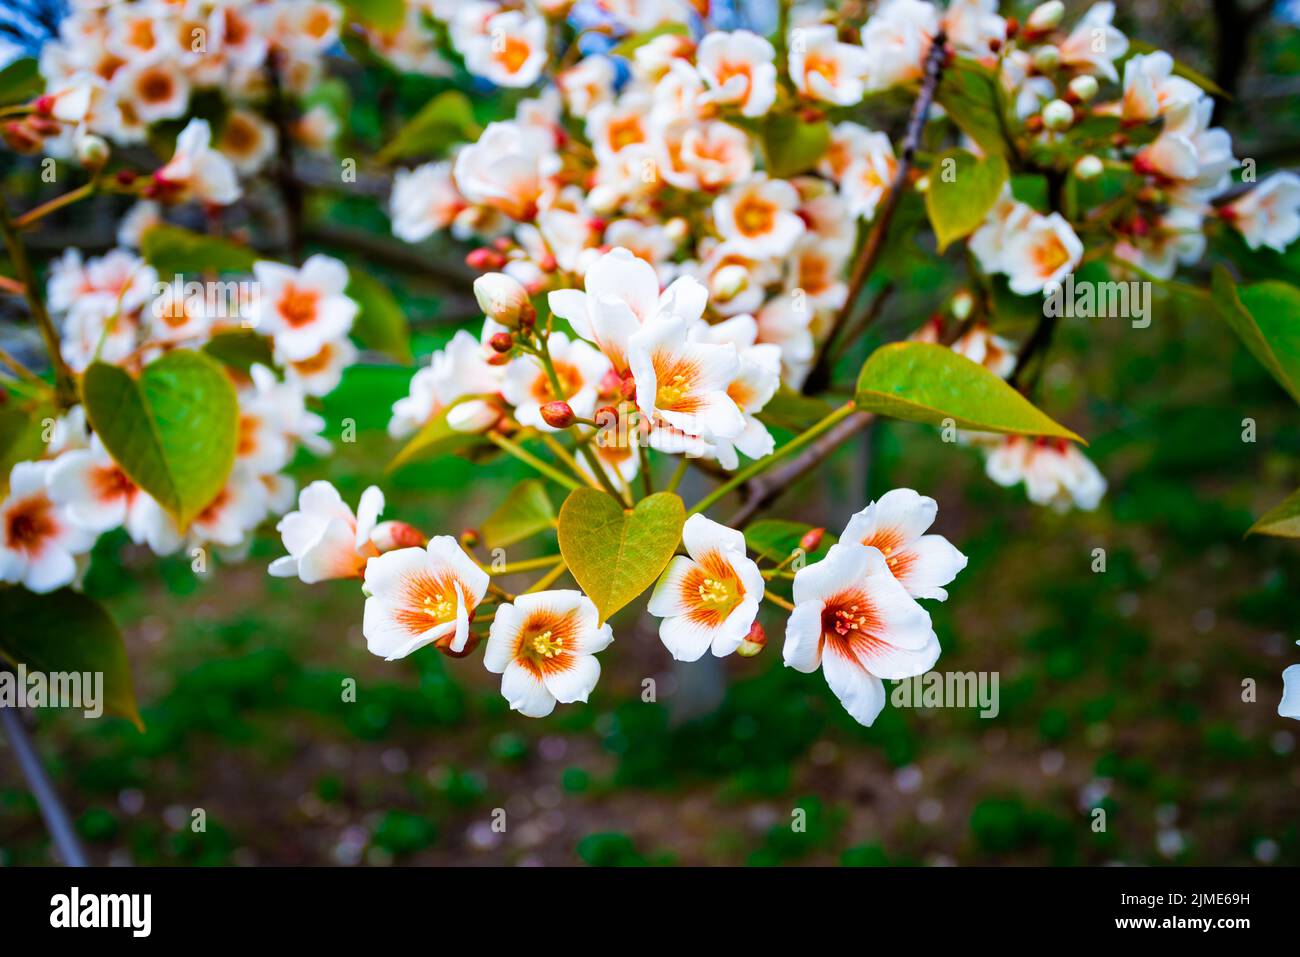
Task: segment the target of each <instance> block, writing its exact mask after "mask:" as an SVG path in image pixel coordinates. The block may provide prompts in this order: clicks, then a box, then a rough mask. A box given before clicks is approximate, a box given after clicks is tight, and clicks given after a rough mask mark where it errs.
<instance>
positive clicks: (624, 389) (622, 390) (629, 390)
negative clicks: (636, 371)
mask: <svg viewBox="0 0 1300 957" xmlns="http://www.w3.org/2000/svg"><path fill="white" fill-rule="evenodd" d="M618 391H619V394H620V395H621V396H623V398H625V399H627V401H629V402H635V401H636V379H634V378H632V377H631V376H627V377H626V378H625V379H624V380H623V381H622V382H620V383H619V386H618Z"/></svg>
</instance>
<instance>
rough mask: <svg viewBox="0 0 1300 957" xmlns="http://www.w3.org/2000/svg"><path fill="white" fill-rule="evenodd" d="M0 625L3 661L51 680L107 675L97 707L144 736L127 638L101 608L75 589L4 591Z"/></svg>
mask: <svg viewBox="0 0 1300 957" xmlns="http://www.w3.org/2000/svg"><path fill="white" fill-rule="evenodd" d="M0 622H3V623H4V627H3V628H0V659H4V660H7V661H8V662H9V663H10V664H13V665H25V666H26V667H27V669H28V671H42V672H45V673H47V674H48V673H50V672H56V671H62V672H80V673H82V674H84V673H86V672H90V673H92V674H96V673H98V674H102V675H103V676H104V686H103V689H102V691H103V700H102V701H100V702H98V703H99V704H100V705H101V706H102V707H103V708H104V710H105V711H107V712H109V713H110V714H116V715H120V716H121V717H123V718H127V719H128V720H130V721H131V722H132V723H133V724H135V726H136V727H137V728H139V729H140V730H141V731H143V730H144V724H143V723H142V722H141V721H140V712H139V711H138V710H137V709H136V703H135V689H134V688H133V687H132V685H131V666H130V664H129V663H128V662H127V660H126V649H125V648H123V647H122V635H121V633H120V632H119V631H118V630H117V625H116V624H115V623H114V622H113V619H112V618H111V617H110V616H109V614H108V612H107V611H105V610H104V607H103V606H102V605H100V604H99V602H97V601H95V600H94V599H93V598H88V597H87V596H85V595H83V594H82V593H81V592H76V591H73V590H72V589H71V588H64V589H61V590H60V591H56V592H52V593H51V594H48V595H34V594H32V593H31V592H29V591H27V590H26V589H25V588H11V587H0ZM86 693H87V687H86V685H85V684H84V682H83V684H82V694H83V696H84V695H85V694H86ZM83 700H84V698H83Z"/></svg>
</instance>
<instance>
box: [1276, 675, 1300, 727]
mask: <svg viewBox="0 0 1300 957" xmlns="http://www.w3.org/2000/svg"><path fill="white" fill-rule="evenodd" d="M1277 713H1278V714H1279V715H1281V716H1282V717H1284V718H1295V719H1296V720H1298V721H1300V665H1291V666H1290V667H1288V668H1287V669H1286V670H1285V671H1283V672H1282V700H1281V701H1279V702H1278V703H1277Z"/></svg>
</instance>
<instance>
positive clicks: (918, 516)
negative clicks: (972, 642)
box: [840, 488, 966, 601]
mask: <svg viewBox="0 0 1300 957" xmlns="http://www.w3.org/2000/svg"><path fill="white" fill-rule="evenodd" d="M938 513H939V505H938V503H937V502H935V500H934V499H932V498H929V497H927V496H924V495H918V494H917V493H916V492H915V491H913V490H912V489H910V488H896V489H893V490H892V491H889V492H886V493H885V494H884V495H882V496H880V498H879V500H877V501H875V502H872V503H871V504H870V505H868V506H867V507H866V508H864V509H863V510H862V511H860V512H858V513H857V514H856V515H854V516H853V517H852V518H851V519H849V524H848V526H847V527H845V529H844V534H843V535H841V536H840V541H842V542H858V543H860V544H862V545H869V546H871V547H873V548H876V549H878V550H879V551H880V554H881V555H883V556H884V557H885V564H886V565H888V566H889V570H890V571H891V572H893V575H894V577H895V578H897V579H898V580H899V582H900V583H901V584H902V586H903V587H904V588H905V589H907V593H908V594H909V595H911V596H912V597H913V598H934V599H937V600H938V601H946V600H947V598H948V592H947V591H945V590H944V588H943V586H944V585H946V584H948V583H949V582H950V581H952V580H953V579H954V578H956V577H957V573H958V572H959V571H961V570H962V569H963V568H965V567H966V556H965V555H963V554H962V553H961V552H959V551H958V550H957V548H956V547H955V546H954V545H953V544H952V543H951V542H949V541H948V539H946V538H944V537H943V536H942V535H926V534H925V531H926V529H928V528H929V527H930V526H931V525H932V524H933V523H934V518H935V516H936V515H937V514H938Z"/></svg>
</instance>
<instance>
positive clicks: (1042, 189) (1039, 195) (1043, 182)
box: [1011, 173, 1052, 215]
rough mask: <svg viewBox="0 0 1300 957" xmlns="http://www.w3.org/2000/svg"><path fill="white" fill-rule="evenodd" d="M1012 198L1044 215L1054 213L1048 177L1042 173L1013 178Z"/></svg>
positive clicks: (1023, 174) (1019, 174) (1024, 174)
mask: <svg viewBox="0 0 1300 957" xmlns="http://www.w3.org/2000/svg"><path fill="white" fill-rule="evenodd" d="M1011 196H1012V198H1013V199H1016V200H1017V201H1019V202H1021V203H1024V204H1025V205H1026V206H1031V207H1033V208H1034V209H1035V210H1037V211H1038V212H1040V213H1042V214H1043V215H1047V214H1048V213H1050V212H1051V211H1052V199H1051V197H1050V196H1049V195H1048V189H1047V177H1046V176H1043V175H1042V174H1040V173H1018V174H1017V175H1015V176H1013V177H1011Z"/></svg>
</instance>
